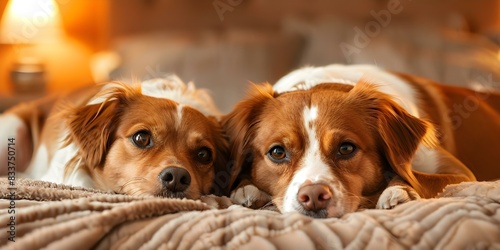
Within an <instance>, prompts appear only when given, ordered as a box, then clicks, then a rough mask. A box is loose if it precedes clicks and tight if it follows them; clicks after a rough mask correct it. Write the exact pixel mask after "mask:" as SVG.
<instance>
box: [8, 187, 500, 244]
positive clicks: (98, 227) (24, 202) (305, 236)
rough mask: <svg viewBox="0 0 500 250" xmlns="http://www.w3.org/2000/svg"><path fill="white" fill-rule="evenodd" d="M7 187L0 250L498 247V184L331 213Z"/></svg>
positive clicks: (217, 201)
mask: <svg viewBox="0 0 500 250" xmlns="http://www.w3.org/2000/svg"><path fill="white" fill-rule="evenodd" d="M10 184H15V186H10V185H9V182H8V181H7V180H6V179H5V178H3V179H1V180H0V198H2V199H1V200H0V227H1V229H0V232H1V233H0V249H40V248H44V247H45V248H47V249H205V248H230V249H234V248H242V249H259V250H263V249H314V248H316V249H340V248H347V249H364V248H368V249H407V248H415V249H436V248H437V249H442V248H446V249H500V181H496V182H471V183H462V184H459V185H451V186H448V187H447V188H446V189H445V190H444V192H443V193H441V194H440V195H439V198H436V199H428V200H418V201H412V202H408V203H406V204H403V205H400V206H397V207H396V208H394V209H392V210H375V209H373V210H364V211H358V212H355V213H351V214H347V215H345V216H343V217H342V218H331V219H313V218H309V217H305V216H302V215H299V214H279V213H277V212H273V211H268V210H250V209H247V208H243V207H241V206H236V205H233V206H229V205H231V204H230V203H229V201H228V200H227V199H224V198H220V197H213V196H207V197H203V199H202V201H193V200H185V199H183V200H180V199H165V198H154V197H143V198H139V197H131V196H124V195H117V194H109V193H104V192H100V191H96V190H92V189H85V188H74V187H69V186H64V185H56V184H52V183H47V182H40V181H32V180H26V179H19V180H16V182H15V183H10ZM13 187H15V189H13ZM228 206H229V208H226V207H228Z"/></svg>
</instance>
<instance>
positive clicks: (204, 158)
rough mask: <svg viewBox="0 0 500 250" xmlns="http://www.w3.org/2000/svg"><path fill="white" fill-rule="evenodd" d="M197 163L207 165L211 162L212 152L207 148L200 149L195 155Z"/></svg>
mask: <svg viewBox="0 0 500 250" xmlns="http://www.w3.org/2000/svg"><path fill="white" fill-rule="evenodd" d="M196 157H197V158H198V161H199V162H201V163H203V164H208V163H210V162H211V161H212V151H210V149H208V148H201V149H200V150H199V151H198V153H197V154H196Z"/></svg>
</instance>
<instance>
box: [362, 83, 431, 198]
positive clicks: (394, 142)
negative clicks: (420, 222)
mask: <svg viewBox="0 0 500 250" xmlns="http://www.w3.org/2000/svg"><path fill="white" fill-rule="evenodd" d="M353 90H354V91H353V94H354V95H356V96H355V98H358V100H363V101H364V102H368V105H367V107H369V110H368V112H369V113H370V116H371V117H372V118H373V119H374V120H373V122H372V124H370V126H375V127H374V128H373V129H375V131H377V133H378V134H379V136H380V140H381V142H382V145H381V151H382V154H383V155H384V156H385V158H386V160H387V162H388V163H389V165H390V167H391V168H392V170H393V171H394V172H395V173H396V174H397V175H399V176H400V177H402V178H403V179H404V180H405V181H406V182H408V183H409V184H410V185H411V186H412V187H413V188H414V189H415V190H416V191H417V192H419V194H421V195H422V194H423V193H422V192H423V189H422V188H421V186H420V184H419V182H418V180H417V179H416V178H415V175H414V174H413V172H412V167H411V163H412V159H413V156H414V155H415V152H416V151H417V148H418V146H419V145H420V144H421V143H423V144H424V145H426V146H429V147H434V146H435V145H436V144H437V138H436V134H435V130H434V127H433V125H432V124H431V123H429V122H427V121H425V120H422V119H419V118H417V117H414V116H412V115H411V114H409V113H408V112H407V111H406V110H405V109H403V108H402V107H401V106H400V105H398V104H397V103H396V102H395V101H393V100H392V98H391V97H390V96H389V95H387V94H384V93H381V92H380V91H377V89H376V86H375V85H371V84H367V83H363V82H362V83H358V84H357V85H356V86H355V87H354V89H353Z"/></svg>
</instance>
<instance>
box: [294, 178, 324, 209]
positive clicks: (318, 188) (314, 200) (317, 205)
mask: <svg viewBox="0 0 500 250" xmlns="http://www.w3.org/2000/svg"><path fill="white" fill-rule="evenodd" d="M297 199H298V200H299V202H300V203H301V204H302V206H303V207H304V209H306V210H308V211H319V210H322V209H325V208H326V207H327V205H328V201H330V200H331V199H332V192H331V191H330V188H328V186H326V185H323V184H312V185H305V186H302V187H301V188H300V189H299V193H298V195H297Z"/></svg>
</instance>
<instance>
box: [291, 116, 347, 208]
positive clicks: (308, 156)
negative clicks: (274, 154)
mask: <svg viewBox="0 0 500 250" xmlns="http://www.w3.org/2000/svg"><path fill="white" fill-rule="evenodd" d="M317 117H318V107H316V106H313V107H311V108H309V107H305V108H304V112H303V119H304V126H305V128H306V131H307V139H308V147H307V149H306V150H305V154H304V156H303V158H302V161H301V163H300V168H299V169H298V171H297V172H295V173H294V175H293V177H292V181H291V182H290V184H289V185H288V187H287V190H286V192H285V197H284V200H283V212H292V211H297V208H298V207H300V204H299V203H298V200H297V194H298V192H299V189H300V187H301V185H302V184H303V183H304V182H305V181H307V180H309V181H311V182H312V183H324V184H327V185H328V186H329V187H330V188H331V189H332V190H331V191H332V192H333V193H334V194H335V195H336V197H337V198H339V199H338V200H337V203H338V201H340V200H341V199H342V193H341V188H340V187H338V186H336V184H337V183H339V182H338V181H336V180H335V179H334V176H333V173H332V172H331V170H330V167H329V166H328V164H326V163H325V162H324V161H323V159H322V157H321V150H320V139H319V138H318V136H317V134H316V130H315V127H314V124H313V123H314V121H315V120H316V119H317ZM339 196H340V197H339ZM337 207H338V205H337Z"/></svg>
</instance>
